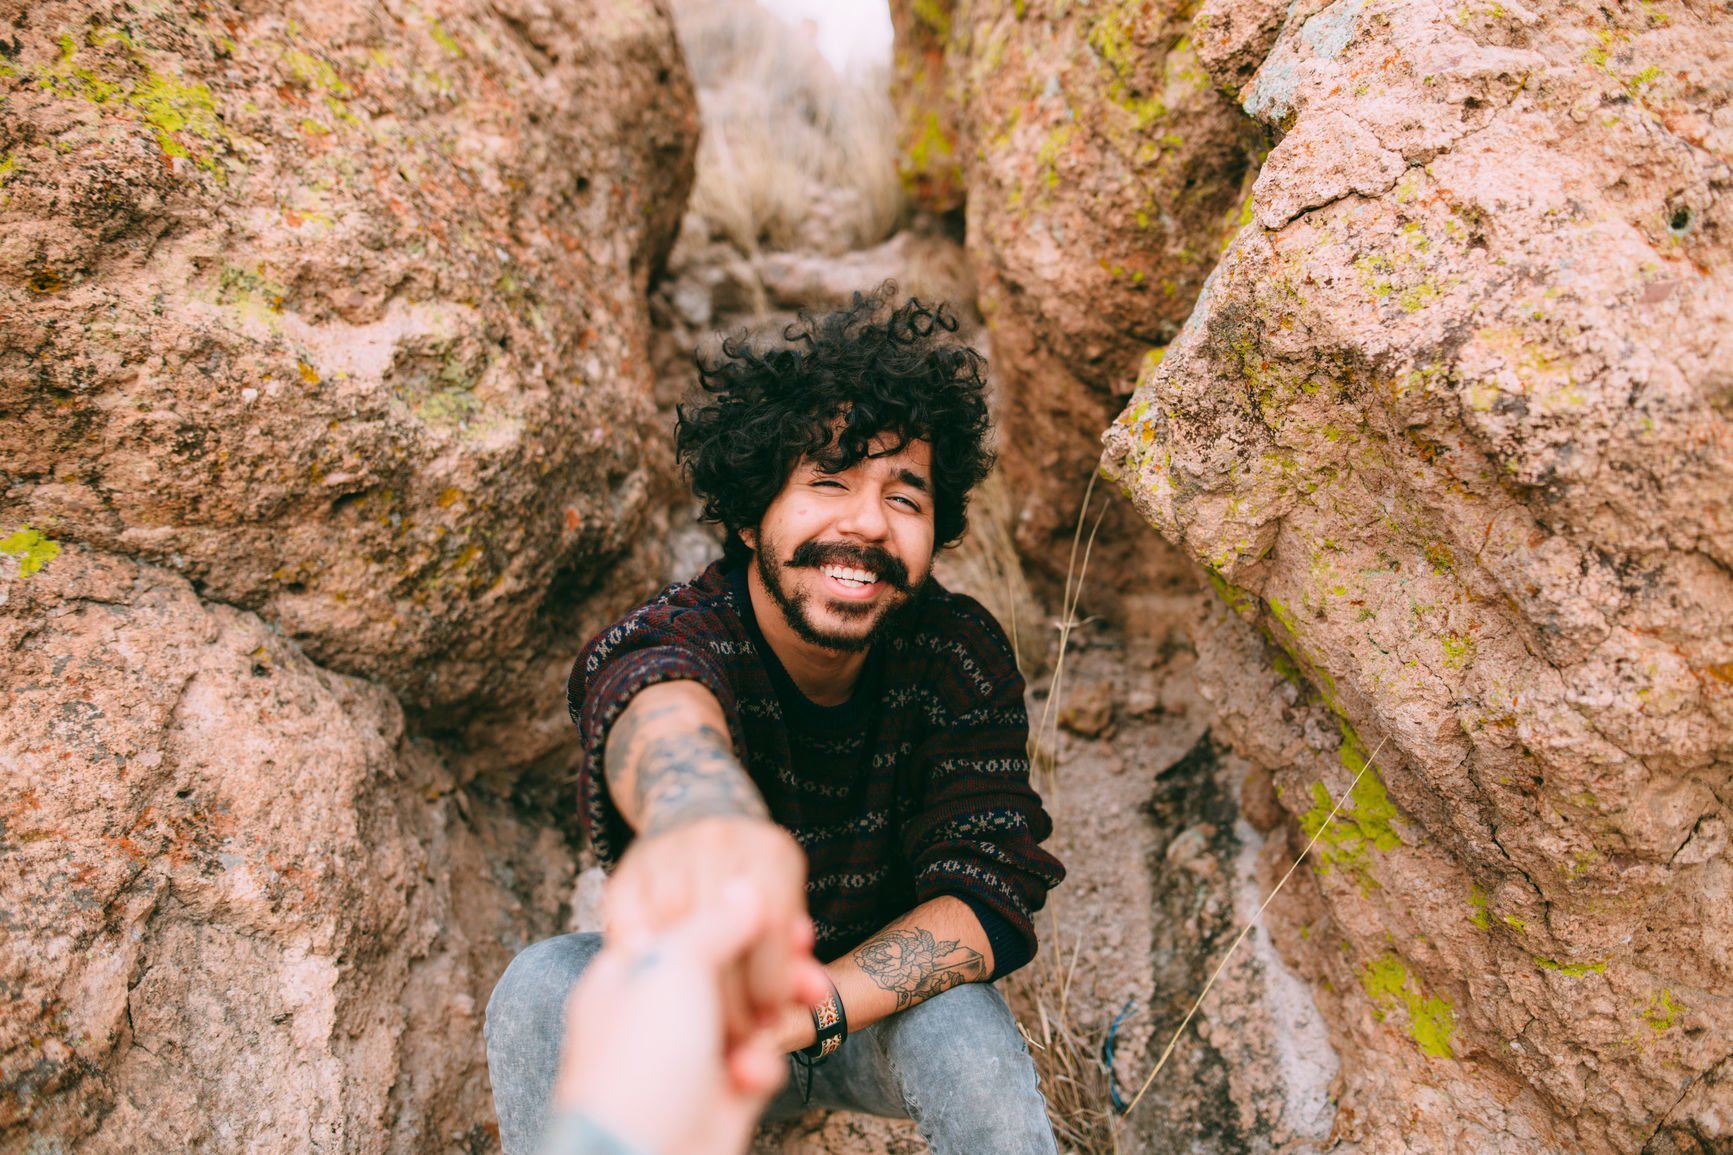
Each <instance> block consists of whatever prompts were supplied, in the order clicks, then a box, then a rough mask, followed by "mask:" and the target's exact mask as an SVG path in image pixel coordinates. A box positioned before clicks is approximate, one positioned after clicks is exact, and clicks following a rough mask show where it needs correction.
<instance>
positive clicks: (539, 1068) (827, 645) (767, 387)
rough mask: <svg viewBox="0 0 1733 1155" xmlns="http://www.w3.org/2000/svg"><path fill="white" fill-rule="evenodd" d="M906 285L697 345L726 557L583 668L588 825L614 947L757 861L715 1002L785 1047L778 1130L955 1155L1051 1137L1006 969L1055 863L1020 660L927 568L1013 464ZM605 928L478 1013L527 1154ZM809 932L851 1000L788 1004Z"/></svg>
mask: <svg viewBox="0 0 1733 1155" xmlns="http://www.w3.org/2000/svg"><path fill="white" fill-rule="evenodd" d="M889 292H890V290H889V288H888V287H887V288H885V289H881V290H880V291H878V292H876V293H874V294H872V295H870V296H858V295H857V297H856V298H855V301H854V304H853V306H852V307H850V308H848V309H844V310H841V311H839V312H835V313H831V314H829V315H826V316H822V317H811V316H807V315H804V314H803V315H802V318H801V320H800V321H799V322H798V323H797V324H795V325H793V326H790V327H789V329H788V330H786V331H785V333H784V343H783V344H782V345H781V346H779V347H775V348H771V349H763V348H759V347H756V346H754V345H752V344H751V343H749V342H747V341H746V340H744V339H740V340H733V341H728V342H725V343H724V345H723V347H722V353H721V355H720V356H719V357H718V358H717V359H716V361H715V362H714V363H711V364H702V363H701V365H700V370H701V380H702V385H703V388H704V390H705V392H706V393H708V394H709V395H710V400H709V402H708V403H707V404H705V405H704V406H702V407H700V408H697V409H695V410H692V411H685V410H682V412H681V414H680V422H679V429H678V432H677V441H676V444H677V448H678V452H679V455H680V458H681V460H682V462H683V463H684V465H685V468H686V470H687V474H688V476H689V478H690V480H691V482H692V486H693V489H694V491H695V492H696V493H697V494H698V495H699V496H700V497H701V498H702V499H703V502H704V511H705V516H706V517H707V518H708V519H710V520H713V521H716V522H719V523H720V524H721V525H722V527H723V529H724V531H725V535H726V536H725V548H724V557H723V560H722V561H720V562H718V563H716V564H714V565H712V566H711V567H710V568H709V569H707V570H706V571H705V572H704V573H703V574H702V575H700V576H699V577H698V578H697V579H695V580H694V581H692V582H691V583H689V584H682V585H675V586H671V587H669V588H668V589H666V590H664V591H663V592H662V593H661V594H659V595H658V596H657V597H656V598H655V599H653V600H652V601H650V602H649V603H647V604H646V605H643V606H640V607H639V608H638V609H636V610H633V611H632V612H631V613H630V614H628V615H626V617H625V618H623V619H622V620H621V621H620V622H618V623H617V624H615V625H614V626H612V627H610V628H609V629H607V630H604V631H603V632H602V633H601V634H599V635H598V636H597V637H596V638H595V639H593V640H592V641H591V642H590V644H589V645H588V646H587V647H586V648H585V650H584V652H583V653H582V655H580V657H579V658H578V661H577V663H576V665H575V666H574V668H573V671H572V678H571V683H570V686H569V698H570V706H571V710H572V717H573V719H574V721H575V722H576V724H577V727H578V731H579V736H580V738H581V740H582V742H583V747H584V759H583V764H582V768H581V771H580V792H581V795H582V803H583V817H584V822H585V826H586V830H587V832H588V834H589V836H590V839H591V842H592V845H593V846H594V847H595V850H596V853H597V855H598V856H599V857H600V859H601V861H602V862H603V864H604V865H605V866H609V867H611V868H612V877H611V879H610V881H609V885H608V890H607V896H606V899H607V911H608V927H607V933H608V935H609V937H610V940H611V943H612V945H614V946H616V947H617V948H620V949H623V950H625V951H627V952H628V953H630V952H632V951H648V950H653V949H654V948H653V943H654V941H655V936H656V935H657V933H659V932H660V931H661V930H663V929H665V928H667V927H669V926H671V925H674V924H675V923H677V922H678V921H679V920H680V919H682V918H684V917H687V916H688V915H689V914H690V913H691V912H692V911H694V910H704V909H707V908H709V907H710V906H712V905H714V904H715V903H717V902H718V901H719V896H720V895H721V894H722V892H723V890H724V888H725V887H727V886H729V885H730V884H731V883H733V881H734V880H737V879H745V880H747V883H748V885H749V886H750V888H751V889H752V890H753V891H754V893H756V894H758V895H759V896H761V897H762V899H763V900H764V902H765V903H766V904H767V909H768V911H769V913H768V915H767V917H766V921H765V925H766V927H768V928H769V929H768V930H767V931H766V933H765V934H764V935H763V936H762V938H761V941H760V942H759V943H758V944H756V946H755V947H754V949H753V951H752V952H751V953H750V954H749V955H748V956H747V957H746V959H745V960H744V961H743V963H742V964H741V965H740V966H738V967H737V968H734V969H733V970H732V971H731V972H730V975H729V979H728V981H727V983H726V984H725V990H724V997H723V1003H724V1006H725V1008H726V1010H727V1013H728V1017H729V1023H728V1037H729V1038H730V1039H731V1040H733V1043H734V1044H736V1045H740V1046H745V1045H746V1042H745V1041H746V1040H749V1039H752V1038H755V1037H762V1036H763V1034H764V1033H765V1032H769V1033H770V1034H771V1035H772V1036H773V1037H774V1038H775V1039H776V1040H777V1041H778V1043H779V1045H780V1046H781V1049H783V1050H785V1051H789V1052H793V1053H794V1054H793V1058H794V1059H795V1065H796V1068H797V1069H796V1071H795V1074H796V1078H794V1079H792V1080H791V1081H790V1085H789V1087H788V1088H786V1089H785V1090H784V1091H783V1093H782V1094H781V1095H780V1096H778V1098H777V1099H776V1100H775V1101H774V1102H773V1103H772V1105H771V1109H770V1115H771V1116H772V1117H778V1116H783V1115H792V1114H795V1113H798V1112H799V1111H800V1109H801V1108H802V1105H803V1103H805V1102H808V1101H810V1102H812V1103H815V1104H818V1105H822V1106H832V1107H845V1108H849V1109H853V1110H859V1111H866V1112H870V1113H874V1114H881V1115H892V1116H905V1115H906V1116H908V1117H911V1118H913V1119H915V1121H916V1122H917V1123H918V1124H919V1126H920V1128H921V1131H922V1133H923V1134H924V1135H925V1136H926V1138H927V1141H928V1143H929V1145H930V1146H931V1147H932V1149H933V1150H934V1151H937V1152H941V1153H943V1152H994V1153H996V1155H998V1153H1004V1155H1012V1153H1018V1152H1053V1151H1055V1150H1056V1146H1055V1144H1054V1141H1053V1136H1052V1132H1051V1130H1050V1129H1049V1127H1048V1124H1047V1121H1046V1114H1045V1104H1044V1102H1043V1100H1042V1097H1041V1094H1040V1091H1039V1089H1038V1087H1037V1085H1036V1077H1035V1072H1034V1067H1033V1064H1032V1063H1031V1062H1030V1060H1029V1057H1028V1053H1027V1051H1026V1049H1025V1047H1024V1045H1023V1042H1022V1038H1021V1036H1020V1034H1019V1033H1018V1031H1017V1027H1016V1024H1015V1023H1014V1022H1013V1020H1012V1018H1011V1015H1010V1013H1009V1011H1008V1010H1007V1009H1006V1007H1005V1003H1004V1000H1003V999H1002V998H1001V997H1000V996H999V994H998V992H997V991H996V990H994V989H993V988H992V987H990V986H988V985H986V983H987V982H988V981H989V980H991V979H994V978H997V977H1000V976H1002V975H1005V974H1007V973H1009V972H1010V971H1012V970H1015V969H1016V968H1017V967H1019V966H1021V965H1023V963H1025V962H1027V961H1028V959H1029V958H1030V957H1031V956H1032V955H1033V953H1034V950H1035V945H1036V943H1035V932H1034V927H1033V915H1034V913H1035V911H1037V910H1038V909H1040V907H1041V906H1042V904H1043V903H1044V902H1045V899H1046V892H1047V891H1048V889H1050V888H1051V887H1053V886H1055V885H1057V884H1058V882H1059V880H1060V879H1061V878H1062V877H1063V875H1064V871H1063V868H1062V867H1061V866H1060V865H1059V863H1058V861H1057V860H1055V859H1054V858H1053V857H1052V856H1051V855H1049V854H1047V853H1046V852H1045V851H1043V850H1042V849H1041V848H1040V845H1039V843H1040V842H1041V840H1043V839H1044V838H1046V837H1047V835H1048V834H1049V833H1050V831H1051V823H1050V821H1049V820H1048V817H1047V815H1046V813H1045V812H1044V811H1043V809H1042V807H1041V801H1040V798H1039V797H1038V796H1037V795H1036V793H1035V792H1034V790H1033V789H1032V788H1031V787H1030V785H1029V775H1028V763H1027V760H1026V756H1025V747H1026V743H1027V738H1028V719H1027V715H1026V713H1025V710H1024V705H1023V679H1022V677H1021V675H1020V674H1019V673H1018V671H1017V667H1016V663H1015V660H1014V657H1013V655H1012V652H1011V647H1010V646H1009V644H1008V643H1007V642H1006V639H1005V635H1004V632H1003V631H1002V630H1001V629H1000V628H999V626H998V624H997V623H996V622H994V621H993V619H992V617H991V615H989V614H988V613H987V612H986V611H985V610H984V609H982V608H981V607H980V605H978V604H977V603H976V602H974V601H973V600H972V599H969V598H966V597H961V596H958V595H955V594H951V593H949V592H947V591H945V590H944V589H942V588H941V587H940V586H939V585H938V584H937V583H936V582H933V581H932V580H931V574H932V564H933V558H934V555H935V554H936V552H937V551H938V550H939V549H941V548H943V547H945V546H948V545H951V544H954V543H955V542H956V541H958V540H959V539H960V538H961V537H962V535H963V532H964V529H965V527H966V516H965V510H966V506H967V501H968V494H969V491H970V489H971V488H973V486H974V485H975V484H977V483H978V482H979V481H980V480H981V478H982V477H984V476H985V474H986V472H987V470H988V468H989V467H990V465H991V462H992V458H991V454H990V453H989V452H988V450H987V448H986V437H987V432H988V421H987V412H986V405H985V401H984V398H983V396H982V390H983V385H984V383H983V378H982V370H983V365H982V362H981V359H980V357H979V355H977V354H976V353H975V352H974V351H973V350H971V349H968V348H966V347H964V346H962V345H960V344H958V343H956V342H955V341H954V340H953V339H952V338H951V334H952V333H954V332H955V329H956V322H955V321H954V320H953V319H951V318H950V317H949V316H948V314H947V313H946V312H945V310H944V308H943V307H942V306H941V307H939V308H938V309H929V308H927V307H926V306H924V305H922V304H921V303H920V302H918V301H915V300H910V301H909V302H907V303H906V304H904V305H902V306H901V307H900V308H892V307H891V305H890V301H889ZM809 913H810V921H808V914H809ZM599 946H600V941H599V938H598V936H594V935H568V936H565V937H563V938H559V939H553V940H550V941H548V942H544V943H539V944H537V945H536V946H534V947H531V948H530V949H528V950H526V951H524V952H523V953H522V954H520V955H519V956H518V958H517V959H515V960H514V961H513V963H512V966H511V967H510V969H508V970H507V972H506V974H505V976H504V977H503V978H502V979H501V980H500V983H499V986H498V987H497V988H496V990H495V991H494V995H493V998H492V999H491V1000H490V1002H489V1006H488V1062H489V1068H490V1071H491V1072H492V1076H493V1085H494V1101H495V1105H496V1108H497V1110H498V1114H499V1119H500V1133H501V1139H502V1142H503V1144H504V1145H505V1149H506V1151H507V1152H508V1153H514V1152H518V1151H529V1150H531V1149H533V1145H534V1143H535V1141H536V1138H537V1136H538V1134H539V1132H540V1130H541V1128H542V1127H543V1126H544V1123H545V1118H546V1103H547V1099H548V1093H549V1088H550V1087H551V1084H552V1081H553V1075H554V1069H555V1065H556V1063H557V1049H558V1039H559V1014H558V1010H559V1007H560V1005H561V1002H562V1000H563V999H564V997H565V995H566V992H567V990H569V989H570V988H571V986H572V985H573V983H574V982H575V981H576V979H577V977H578V975H579V974H580V973H581V972H582V970H583V968H584V967H585V966H586V965H587V963H588V961H589V959H590V958H591V957H592V956H593V955H594V954H595V952H596V951H597V950H598V949H599ZM813 947H815V948H816V954H817V956H818V958H819V960H820V961H822V962H823V963H824V964H825V971H826V974H827V976H828V978H829V980H830V983H831V984H832V986H833V991H832V993H831V994H830V995H828V996H827V997H826V998H824V999H823V1000H821V1002H820V1004H819V1005H818V1006H816V1007H813V1006H805V1005H791V1004H790V994H789V992H790V991H791V990H792V989H793V984H791V982H790V979H789V976H790V975H791V974H792V973H793V972H794V971H795V969H796V968H797V966H798V961H799V959H800V957H801V956H802V954H803V953H804V952H805V951H806V950H808V949H812V948H813ZM666 1045H667V1046H669V1047H679V1046H680V1045H681V1041H680V1040H679V1039H678V1038H670V1039H667V1040H666Z"/></svg>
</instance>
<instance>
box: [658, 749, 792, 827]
mask: <svg viewBox="0 0 1733 1155" xmlns="http://www.w3.org/2000/svg"><path fill="white" fill-rule="evenodd" d="M634 789H635V791H636V795H637V801H638V813H639V814H640V815H641V816H642V818H643V826H642V829H641V830H640V831H639V833H641V834H656V833H658V832H660V831H663V830H667V829H668V828H669V827H672V826H678V825H680V824H681V823H683V822H691V821H692V820H693V819H695V818H710V817H715V816H717V815H736V814H744V815H751V816H752V817H754V818H767V817H769V812H768V811H766V810H765V808H764V801H763V799H761V798H759V796H758V791H757V790H756V789H754V788H753V785H752V783H751V782H750V781H749V780H748V779H747V777H746V775H745V773H744V772H743V771H742V770H741V769H740V763H739V762H737V761H735V759H734V754H733V752H732V751H731V750H730V749H729V747H728V739H727V738H725V737H724V736H723V735H722V734H721V732H719V731H717V730H716V729H714V728H712V727H710V726H700V727H698V729H696V730H692V731H686V732H683V733H677V734H669V735H667V736H665V737H661V738H653V739H651V740H650V741H648V742H646V743H645V746H644V753H643V756H642V757H641V758H639V760H638V773H637V781H636V782H635V783H634Z"/></svg>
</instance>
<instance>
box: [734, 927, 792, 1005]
mask: <svg viewBox="0 0 1733 1155" xmlns="http://www.w3.org/2000/svg"><path fill="white" fill-rule="evenodd" d="M784 941H786V940H784ZM796 957H797V956H794V955H793V953H792V952H791V951H789V949H788V948H787V947H786V946H785V945H784V943H783V942H778V941H776V940H774V939H760V940H759V941H758V942H757V943H756V944H754V946H753V948H752V950H751V951H750V952H749V953H748V954H747V956H746V982H747V991H746V994H747V997H748V998H749V999H751V1001H752V1012H753V1014H754V1015H755V1016H756V1017H757V1019H758V1022H759V1023H760V1024H763V1023H767V1022H770V1021H772V1020H773V1019H774V1018H775V1016H776V1015H777V1014H779V1013H780V1012H781V1011H782V1009H783V1008H784V1007H785V1006H786V1005H787V1004H788V1001H789V1000H790V999H792V998H793V997H794V989H793V984H792V983H791V982H790V981H789V979H790V973H789V964H790V963H791V962H793V961H794V959H795V958H796Z"/></svg>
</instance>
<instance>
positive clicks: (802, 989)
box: [789, 955, 830, 1007]
mask: <svg viewBox="0 0 1733 1155" xmlns="http://www.w3.org/2000/svg"><path fill="white" fill-rule="evenodd" d="M789 988H790V991H791V995H790V997H791V998H792V999H793V1001H795V1002H797V1003H799V1004H800V1005H801V1006H803V1007H810V1006H812V1005H813V1004H815V1003H821V1002H823V1001H824V999H825V996H827V995H829V994H830V976H829V975H828V974H826V973H825V969H824V966H823V965H822V964H821V963H820V962H819V961H818V960H817V959H815V958H813V957H812V956H811V955H807V956H805V957H804V958H799V959H796V960H795V961H794V963H793V964H792V965H791V966H790V967H789Z"/></svg>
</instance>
